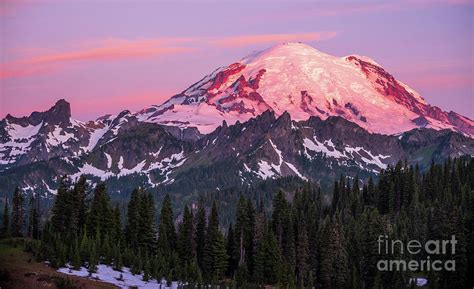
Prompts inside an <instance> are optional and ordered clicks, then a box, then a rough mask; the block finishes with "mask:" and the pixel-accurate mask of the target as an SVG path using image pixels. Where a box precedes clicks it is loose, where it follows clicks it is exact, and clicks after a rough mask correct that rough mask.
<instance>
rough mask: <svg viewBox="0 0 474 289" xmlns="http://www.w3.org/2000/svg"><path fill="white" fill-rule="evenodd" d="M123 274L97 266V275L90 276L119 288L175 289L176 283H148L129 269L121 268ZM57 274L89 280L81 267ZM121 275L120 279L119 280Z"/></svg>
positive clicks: (87, 274)
mask: <svg viewBox="0 0 474 289" xmlns="http://www.w3.org/2000/svg"><path fill="white" fill-rule="evenodd" d="M122 271H123V272H119V271H115V270H114V269H112V267H110V266H106V265H98V266H97V273H94V274H92V279H96V280H100V281H103V282H106V283H110V284H114V285H117V286H118V287H120V288H124V289H128V288H129V287H130V286H136V287H137V288H145V289H146V288H155V289H156V288H161V289H177V288H178V282H176V281H173V282H172V283H171V286H166V281H165V280H164V279H163V280H161V281H160V282H158V281H157V280H155V279H150V280H149V281H148V282H145V281H143V275H141V274H140V275H133V274H132V273H130V269H129V268H125V267H124V268H123V269H122ZM58 272H60V273H64V274H67V275H73V276H79V277H85V278H90V277H88V276H89V272H87V268H85V267H81V270H72V269H70V268H69V267H64V268H59V269H58ZM120 274H122V279H123V280H119V279H120Z"/></svg>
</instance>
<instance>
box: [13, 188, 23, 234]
mask: <svg viewBox="0 0 474 289" xmlns="http://www.w3.org/2000/svg"><path fill="white" fill-rule="evenodd" d="M24 217H25V213H24V198H23V193H22V192H21V190H20V188H18V187H17V188H16V189H15V193H14V194H13V207H12V222H11V234H12V236H13V237H21V236H23V225H24V221H25V220H24Z"/></svg>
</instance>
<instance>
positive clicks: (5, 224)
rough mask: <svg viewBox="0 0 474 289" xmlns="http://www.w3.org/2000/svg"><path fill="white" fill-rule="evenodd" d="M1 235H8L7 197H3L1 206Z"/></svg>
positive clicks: (8, 213) (8, 214)
mask: <svg viewBox="0 0 474 289" xmlns="http://www.w3.org/2000/svg"><path fill="white" fill-rule="evenodd" d="M2 222H3V223H2V236H3V237H8V236H9V235H10V212H9V211H8V198H6V197H5V206H4V208H3V220H2Z"/></svg>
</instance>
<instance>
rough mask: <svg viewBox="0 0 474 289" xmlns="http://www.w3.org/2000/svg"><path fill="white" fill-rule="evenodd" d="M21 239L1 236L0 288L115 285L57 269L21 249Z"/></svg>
mask: <svg viewBox="0 0 474 289" xmlns="http://www.w3.org/2000/svg"><path fill="white" fill-rule="evenodd" d="M25 242H26V240H24V239H2V240H0V288H2V289H7V288H12V289H22V288H25V289H27V288H28V289H30V288H35V289H41V288H58V289H61V288H64V289H66V288H68V289H73V288H77V289H80V288H84V289H87V288H100V289H109V288H110V289H111V288H117V287H115V286H114V285H111V284H107V283H103V282H98V281H94V280H90V279H86V278H80V277H75V276H68V275H65V274H62V273H59V272H56V270H54V269H53V268H51V267H49V266H47V265H46V264H44V263H39V262H36V261H35V260H34V258H33V257H32V256H31V254H29V253H27V252H25V251H24V249H25V246H24V243H25Z"/></svg>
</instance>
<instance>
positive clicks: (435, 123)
mask: <svg viewBox="0 0 474 289" xmlns="http://www.w3.org/2000/svg"><path fill="white" fill-rule="evenodd" d="M266 110H272V111H274V112H275V114H276V115H277V116H278V115H282V114H283V113H284V112H285V111H287V112H288V113H289V114H290V115H291V117H292V118H293V119H294V120H307V119H308V118H309V117H310V116H318V117H320V118H322V119H326V118H328V117H330V116H341V117H343V118H345V119H347V120H349V121H351V122H354V123H357V124H358V125H359V126H361V127H363V128H364V129H366V130H368V131H370V132H376V133H382V134H397V133H401V132H404V131H408V130H411V129H413V128H417V127H427V128H434V129H451V130H454V131H459V132H462V133H464V134H466V135H469V136H471V137H472V136H474V122H473V121H472V120H470V119H468V118H466V117H464V116H461V115H459V114H457V113H455V112H449V113H448V112H444V111H442V110H441V109H440V108H438V107H435V106H431V105H429V104H427V103H426V101H425V100H424V99H423V98H422V97H421V96H420V95H419V94H418V93H417V92H415V91H414V90H413V89H411V88H409V87H408V86H407V85H406V84H404V83H402V82H400V81H398V80H396V79H395V78H394V77H393V76H392V75H391V74H389V73H388V72H387V71H385V70H384V69H383V68H382V67H381V66H380V65H379V64H377V63H376V62H375V61H373V60H371V59H369V58H367V57H361V56H356V55H351V56H347V57H342V58H339V57H334V56H331V55H328V54H325V53H322V52H320V51H318V50H316V49H314V48H312V47H310V46H308V45H305V44H301V43H286V44H281V45H277V46H274V47H272V48H270V49H267V50H264V51H261V52H258V53H253V54H251V55H249V56H247V57H245V58H243V59H242V60H240V61H239V62H236V63H233V64H231V65H229V66H227V67H221V68H219V69H217V70H215V71H214V72H212V73H211V74H209V75H207V76H206V77H204V78H203V79H202V80H200V81H199V82H197V83H195V84H194V85H192V86H191V87H189V88H188V89H186V90H185V91H183V92H182V93H180V94H178V95H175V96H173V97H172V98H171V99H169V100H168V101H166V102H165V103H164V104H162V105H160V106H153V107H151V108H149V109H147V110H144V111H142V112H139V113H138V114H137V117H138V118H139V119H140V120H143V121H149V122H157V123H160V124H173V125H179V126H181V127H192V126H195V127H197V128H198V129H199V130H200V131H201V132H202V133H209V132H211V131H213V130H214V129H215V128H216V127H217V126H219V125H220V124H221V123H222V121H224V120H225V121H226V122H227V123H229V124H233V123H235V122H236V121H240V122H242V121H246V120H248V119H250V118H252V117H255V116H257V115H260V114H261V113H263V112H264V111H266Z"/></svg>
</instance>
